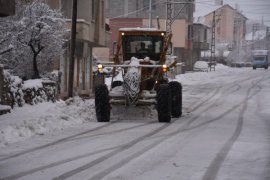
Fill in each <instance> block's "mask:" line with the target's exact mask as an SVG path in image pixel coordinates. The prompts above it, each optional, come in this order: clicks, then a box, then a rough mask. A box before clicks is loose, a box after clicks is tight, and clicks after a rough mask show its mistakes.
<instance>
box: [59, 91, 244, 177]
mask: <svg viewBox="0 0 270 180" xmlns="http://www.w3.org/2000/svg"><path fill="white" fill-rule="evenodd" d="M220 89H221V87H218V88H216V89H215V91H214V92H213V94H211V96H210V97H209V98H207V99H204V100H202V102H200V103H199V105H200V106H201V105H202V104H204V103H207V102H208V101H210V100H211V99H212V98H214V97H215V95H217V94H218V92H219V91H220ZM237 89H240V88H237ZM233 91H235V90H233ZM200 106H198V107H197V106H196V107H197V108H199V107H200ZM213 106H215V102H214V103H213V104H212V105H210V106H208V107H207V108H206V109H210V108H212V107H213ZM204 111H205V109H204ZM199 117H200V116H197V117H195V118H192V119H191V122H189V123H186V124H185V125H184V126H183V127H181V128H179V129H178V130H177V131H174V132H172V133H170V134H169V135H168V136H166V137H164V138H162V139H160V140H158V141H156V142H154V143H152V144H150V145H148V146H146V147H145V148H143V149H142V150H140V151H138V152H136V153H133V154H132V155H130V156H128V157H126V158H124V159H122V160H121V161H120V162H118V163H116V164H115V165H113V166H111V167H109V168H108V169H105V170H104V171H101V172H99V173H98V174H96V175H95V176H94V177H92V178H91V180H99V179H101V178H102V177H105V176H106V175H108V174H109V173H111V172H113V171H114V170H116V169H119V168H120V167H122V166H124V165H125V164H127V163H128V162H130V161H131V160H133V159H135V158H136V157H138V156H139V155H141V154H142V153H145V152H147V151H149V150H151V149H152V148H154V147H156V146H157V145H159V144H161V143H162V142H163V141H165V140H167V139H169V138H171V137H172V136H174V135H177V134H179V133H181V131H184V130H185V129H186V128H185V127H186V126H189V125H190V124H191V123H192V122H193V121H195V120H196V119H199ZM169 125H170V124H166V125H165V127H164V128H163V126H162V127H161V128H159V129H157V130H154V131H152V132H150V133H149V134H148V135H145V136H143V137H139V138H137V139H135V140H133V141H131V142H130V143H128V144H126V145H124V146H123V147H122V148H121V149H119V150H115V151H113V152H111V153H108V154H106V155H104V156H102V157H100V158H98V159H96V160H94V161H92V162H90V163H88V164H86V165H84V166H81V167H79V168H76V169H74V170H72V171H68V172H66V173H64V174H62V175H60V176H58V177H55V178H54V180H58V179H66V178H69V177H71V176H74V175H76V174H78V173H80V172H82V171H84V170H86V169H89V168H91V167H93V166H95V165H97V164H99V163H102V162H104V161H105V160H107V159H108V158H110V157H112V156H116V155H118V154H120V153H121V152H122V151H125V150H127V149H129V148H131V147H133V146H134V145H136V144H137V143H139V142H141V141H143V140H145V139H146V138H149V137H151V136H153V135H154V134H157V133H158V132H160V131H161V130H163V129H165V128H166V127H168V126H169Z"/></svg>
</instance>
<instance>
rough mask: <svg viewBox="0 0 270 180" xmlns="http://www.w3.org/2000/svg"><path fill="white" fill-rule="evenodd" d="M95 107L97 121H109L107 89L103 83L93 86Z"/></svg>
mask: <svg viewBox="0 0 270 180" xmlns="http://www.w3.org/2000/svg"><path fill="white" fill-rule="evenodd" d="M95 107H96V116H97V121H98V122H109V121H110V104H109V91H108V88H107V86H106V85H105V84H100V85H97V86H96V88H95Z"/></svg>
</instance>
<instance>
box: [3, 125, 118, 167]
mask: <svg viewBox="0 0 270 180" xmlns="http://www.w3.org/2000/svg"><path fill="white" fill-rule="evenodd" d="M114 123H116V122H115V121H114V122H110V123H106V124H104V125H101V126H98V127H96V128H93V129H90V130H87V131H84V132H81V133H78V134H75V135H72V136H68V137H65V138H62V139H59V140H57V141H54V142H51V143H48V144H45V145H42V146H38V147H35V148H32V149H28V150H24V151H21V152H19V153H16V154H13V155H10V156H7V157H3V158H0V162H1V161H4V160H8V159H11V158H15V157H18V156H21V155H25V154H28V153H32V152H35V151H38V150H41V149H44V148H47V147H51V146H54V145H58V144H60V143H64V142H67V141H69V140H70V139H72V138H75V137H78V136H81V135H84V134H88V133H91V132H94V131H97V130H99V129H102V128H105V127H108V126H111V125H112V124H114Z"/></svg>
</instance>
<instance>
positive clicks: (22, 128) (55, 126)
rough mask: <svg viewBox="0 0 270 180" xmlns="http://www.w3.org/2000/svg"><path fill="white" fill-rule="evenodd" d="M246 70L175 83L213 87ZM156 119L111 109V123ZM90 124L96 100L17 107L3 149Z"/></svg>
mask: <svg viewBox="0 0 270 180" xmlns="http://www.w3.org/2000/svg"><path fill="white" fill-rule="evenodd" d="M246 70H247V69H246V68H244V69H233V68H229V67H227V66H224V65H221V64H218V65H217V66H216V71H212V72H195V73H186V74H181V75H177V76H176V79H173V80H177V81H179V82H181V83H182V84H183V86H184V88H185V86H188V85H192V84H200V83H212V82H214V81H215V77H217V76H219V77H221V76H224V75H225V74H228V73H230V72H234V73H239V74H241V72H243V71H246ZM225 78H226V77H225ZM219 80H220V78H219ZM119 114H121V116H119ZM156 116H157V114H156V111H155V110H154V107H152V106H150V107H147V108H145V107H139V108H138V107H136V110H135V107H130V108H125V107H117V108H113V109H112V120H120V119H136V118H138V117H144V119H153V118H155V117H156ZM89 121H94V122H95V121H96V117H95V106H94V99H90V100H82V99H80V98H79V97H75V98H73V99H72V100H69V101H66V102H64V101H58V102H56V103H51V102H44V103H39V104H37V105H35V106H31V105H25V106H24V107H21V108H19V107H15V108H14V109H12V110H11V113H8V114H5V115H2V116H0V147H1V146H2V147H3V146H5V145H7V144H9V143H14V142H17V141H22V140H24V139H26V138H29V137H31V136H33V135H44V134H46V133H48V132H51V131H55V130H62V129H65V128H68V127H71V126H74V125H77V124H82V123H89Z"/></svg>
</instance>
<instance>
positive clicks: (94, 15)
mask: <svg viewBox="0 0 270 180" xmlns="http://www.w3.org/2000/svg"><path fill="white" fill-rule="evenodd" d="M95 18H96V4H95V0H92V21H94V20H95Z"/></svg>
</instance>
